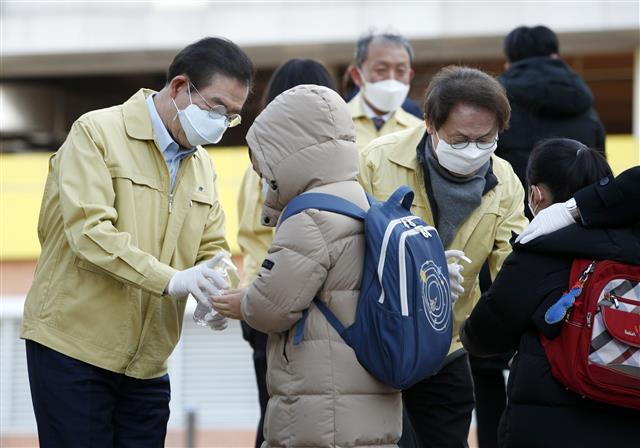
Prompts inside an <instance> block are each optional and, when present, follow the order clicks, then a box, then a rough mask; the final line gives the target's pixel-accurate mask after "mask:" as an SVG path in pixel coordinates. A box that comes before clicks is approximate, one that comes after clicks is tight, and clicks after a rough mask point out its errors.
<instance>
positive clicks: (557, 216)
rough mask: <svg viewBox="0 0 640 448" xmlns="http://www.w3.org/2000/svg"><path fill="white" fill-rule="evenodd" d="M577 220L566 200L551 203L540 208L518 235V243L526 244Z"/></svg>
mask: <svg viewBox="0 0 640 448" xmlns="http://www.w3.org/2000/svg"><path fill="white" fill-rule="evenodd" d="M575 222H576V221H575V220H574V219H573V216H571V213H569V210H568V209H567V206H566V205H565V203H564V202H558V203H557V204H553V205H550V206H549V207H547V208H545V209H543V210H540V212H539V213H538V214H537V215H536V216H535V217H534V218H533V220H532V221H531V222H530V223H529V225H528V226H527V228H526V229H524V231H523V232H522V233H521V234H520V235H518V238H516V243H522V244H526V243H528V242H529V241H531V240H535V239H536V238H538V237H539V236H542V235H546V234H548V233H551V232H555V231H556V230H559V229H562V228H564V227H567V226H570V225H571V224H575Z"/></svg>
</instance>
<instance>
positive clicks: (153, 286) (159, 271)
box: [145, 262, 178, 296]
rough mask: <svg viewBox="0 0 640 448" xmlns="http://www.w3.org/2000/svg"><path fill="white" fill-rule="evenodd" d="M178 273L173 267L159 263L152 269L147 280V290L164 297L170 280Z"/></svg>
mask: <svg viewBox="0 0 640 448" xmlns="http://www.w3.org/2000/svg"><path fill="white" fill-rule="evenodd" d="M177 272H178V271H177V270H176V269H174V268H172V267H171V266H168V265H166V264H164V263H160V262H158V263H157V264H156V265H155V266H154V267H153V268H151V274H150V275H149V276H148V277H147V278H146V279H145V288H146V289H148V290H149V291H151V292H153V293H154V294H157V295H159V296H162V295H164V293H165V290H166V289H167V285H168V284H169V280H171V277H173V276H174V275H175V274H176V273H177Z"/></svg>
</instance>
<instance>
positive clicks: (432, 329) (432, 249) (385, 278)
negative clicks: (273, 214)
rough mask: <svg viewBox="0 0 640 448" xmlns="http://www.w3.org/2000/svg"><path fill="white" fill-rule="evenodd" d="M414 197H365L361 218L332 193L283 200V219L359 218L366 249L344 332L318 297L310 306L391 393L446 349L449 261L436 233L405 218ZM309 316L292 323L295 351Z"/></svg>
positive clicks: (425, 373) (406, 192)
mask: <svg viewBox="0 0 640 448" xmlns="http://www.w3.org/2000/svg"><path fill="white" fill-rule="evenodd" d="M413 197H414V193H413V191H412V190H411V189H410V188H409V187H407V186H402V187H400V188H398V189H397V190H396V192H395V193H393V194H392V195H391V197H390V198H389V199H388V200H387V202H378V201H376V200H374V199H373V198H371V197H369V203H370V206H371V208H370V209H369V211H368V212H365V211H364V210H362V209H361V208H360V207H358V206H356V205H355V204H353V203H352V202H350V201H347V200H345V199H342V198H339V197H336V196H333V195H329V194H321V193H303V194H301V195H299V196H297V197H295V198H294V199H292V200H291V202H289V204H288V205H287V207H286V209H285V210H284V212H283V215H282V219H281V222H283V221H284V220H286V219H287V218H289V217H291V216H293V215H295V214H297V213H300V212H302V211H304V210H307V209H310V208H313V209H317V210H325V211H329V212H334V213H339V214H342V215H345V216H349V217H352V218H354V219H360V220H364V233H365V236H366V240H367V249H366V257H365V262H364V271H363V274H362V284H361V286H360V297H359V299H358V306H357V309H356V318H355V321H354V323H353V324H352V325H351V326H350V327H349V328H345V327H344V325H342V323H341V322H340V321H339V320H338V319H337V318H336V316H335V315H334V314H333V312H331V310H329V308H327V306H326V305H325V304H324V303H322V302H321V301H320V300H318V298H316V299H314V304H315V306H316V307H317V308H318V309H319V310H320V311H321V312H322V314H324V316H325V317H326V319H327V320H328V321H329V323H330V324H331V325H332V326H333V328H335V329H336V331H337V332H338V333H339V334H340V336H341V337H342V339H344V341H345V342H346V343H347V344H348V345H349V346H350V347H351V348H353V350H354V352H355V354H356V357H357V358H358V361H360V364H362V366H363V367H364V368H365V369H367V371H368V372H369V373H371V375H373V376H374V377H376V378H377V379H378V380H380V381H381V382H383V383H385V384H387V385H389V386H391V387H393V388H395V389H406V388H408V387H410V386H412V385H413V384H415V383H417V382H419V381H421V380H423V379H425V378H427V377H429V376H430V375H433V374H434V373H436V372H437V371H438V370H439V368H440V366H441V365H442V362H443V360H444V358H445V357H446V355H447V353H448V351H449V346H450V344H451V333H452V319H451V315H452V304H451V298H450V294H449V288H450V286H449V276H448V270H447V260H446V258H445V255H444V249H443V247H442V242H441V241H440V237H439V236H438V232H437V231H436V229H435V228H433V227H431V226H429V225H427V223H425V222H424V221H423V220H422V219H420V218H419V217H417V216H414V215H412V214H411V212H410V209H411V204H412V202H413ZM308 312H309V310H308V309H307V310H305V311H304V312H303V315H302V319H300V321H299V322H298V324H297V328H296V333H295V335H294V344H296V345H297V344H298V343H300V341H301V340H302V335H303V331H304V324H305V321H306V319H307V316H308Z"/></svg>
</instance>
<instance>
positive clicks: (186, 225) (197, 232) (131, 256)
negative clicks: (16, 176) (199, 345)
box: [21, 90, 229, 378]
mask: <svg viewBox="0 0 640 448" xmlns="http://www.w3.org/2000/svg"><path fill="white" fill-rule="evenodd" d="M151 93H153V92H152V91H150V90H140V91H138V92H137V93H136V94H135V95H133V96H132V97H131V98H130V99H129V100H128V101H126V102H125V103H124V104H122V105H119V106H114V107H111V108H108V109H103V110H98V111H94V112H90V113H88V114H86V115H83V116H82V117H80V118H79V119H78V120H77V121H76V122H75V123H74V125H73V127H72V129H71V132H70V133H69V136H68V138H67V140H66V141H65V143H64V144H63V145H62V147H61V148H60V149H59V150H58V152H57V153H56V154H55V155H54V156H53V157H51V160H50V164H49V175H48V178H47V182H46V186H45V191H44V197H43V200H42V207H41V210H40V217H39V222H38V236H39V239H40V244H41V246H42V253H41V256H40V259H39V260H38V265H37V268H36V273H35V279H34V282H33V285H32V287H31V290H30V291H29V293H28V296H27V299H26V303H25V309H24V323H23V326H22V332H21V337H22V338H25V339H31V340H34V341H36V342H38V343H40V344H43V345H45V346H47V347H49V348H52V349H54V350H56V351H58V352H61V353H63V354H65V355H68V356H70V357H72V358H75V359H78V360H81V361H84V362H87V363H89V364H92V365H95V366H98V367H101V368H104V369H107V370H110V371H113V372H118V373H124V374H126V375H128V376H132V377H135V378H154V377H159V376H162V375H163V374H165V373H166V370H167V358H168V357H169V355H170V354H171V352H172V351H173V349H174V347H175V345H176V343H177V342H178V339H179V337H180V332H181V330H182V320H183V314H184V307H185V301H186V299H185V298H182V299H177V300H176V299H175V298H173V297H169V296H163V295H162V294H163V291H164V289H165V287H166V286H167V284H168V282H169V280H170V279H171V277H172V275H173V274H174V273H175V272H176V270H181V269H185V268H188V267H191V266H193V265H195V264H197V263H199V262H201V261H204V260H207V259H209V258H210V257H212V256H213V255H214V254H215V253H216V252H218V251H220V250H224V251H227V252H228V251H229V248H228V244H227V242H226V240H225V225H224V213H223V211H222V209H221V207H220V204H219V202H218V196H217V193H216V188H215V178H216V174H215V169H214V166H213V162H212V161H211V159H210V157H209V155H208V154H207V152H206V151H205V150H204V149H203V148H198V150H197V151H196V152H195V153H194V154H192V155H191V156H189V157H187V158H185V159H184V160H183V161H182V163H181V165H180V169H179V172H178V175H177V178H176V184H175V187H174V191H173V193H171V192H170V177H169V170H168V168H167V164H166V162H165V160H164V157H163V155H162V153H161V151H160V150H159V149H158V146H157V145H156V143H155V141H154V132H153V127H152V124H151V119H150V117H149V112H148V109H147V105H146V102H145V98H146V96H148V95H150V94H151Z"/></svg>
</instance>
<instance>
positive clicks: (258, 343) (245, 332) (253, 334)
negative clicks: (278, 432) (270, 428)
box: [240, 321, 269, 448]
mask: <svg viewBox="0 0 640 448" xmlns="http://www.w3.org/2000/svg"><path fill="white" fill-rule="evenodd" d="M240 325H241V327H242V337H243V338H244V340H245V341H247V342H248V343H249V345H250V346H251V348H252V349H253V369H254V370H255V372H256V385H257V386H258V400H259V403H260V421H259V422H258V428H257V429H256V444H255V447H256V448H260V446H261V445H262V442H264V416H265V414H266V412H267V403H268V402H269V392H268V391H267V335H266V334H265V333H262V332H260V331H258V330H254V329H253V328H251V327H250V326H249V325H247V324H246V323H245V322H244V321H240Z"/></svg>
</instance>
